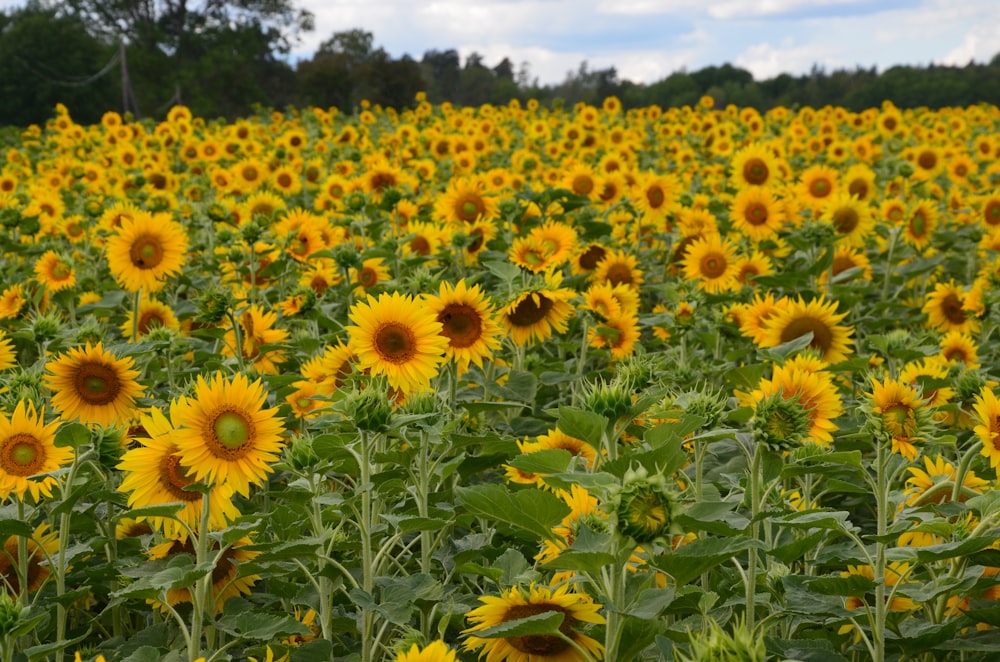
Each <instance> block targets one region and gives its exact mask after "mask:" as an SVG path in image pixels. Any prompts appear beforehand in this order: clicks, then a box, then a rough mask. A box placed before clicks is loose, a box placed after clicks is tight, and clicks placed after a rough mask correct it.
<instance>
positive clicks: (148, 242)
mask: <svg viewBox="0 0 1000 662" xmlns="http://www.w3.org/2000/svg"><path fill="white" fill-rule="evenodd" d="M128 254H129V258H130V259H131V260H132V264H133V265H134V266H136V267H138V268H139V269H155V268H156V267H157V266H158V265H159V264H160V262H162V261H163V245H162V244H161V243H160V239H159V238H158V237H154V236H152V235H148V234H145V235H142V236H140V237H138V238H136V240H135V241H133V242H132V246H131V247H130V248H129V250H128Z"/></svg>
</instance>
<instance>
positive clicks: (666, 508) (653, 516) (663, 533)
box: [608, 466, 680, 545]
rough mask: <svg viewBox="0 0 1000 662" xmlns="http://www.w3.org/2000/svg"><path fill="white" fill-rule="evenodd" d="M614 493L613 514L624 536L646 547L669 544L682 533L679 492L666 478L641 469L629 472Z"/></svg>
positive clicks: (617, 526) (611, 505)
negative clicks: (680, 528)
mask: <svg viewBox="0 0 1000 662" xmlns="http://www.w3.org/2000/svg"><path fill="white" fill-rule="evenodd" d="M611 492H612V493H611V495H610V496H611V498H610V499H609V501H608V503H609V506H610V508H611V509H612V512H611V513H609V514H610V515H611V518H612V519H613V520H614V522H615V526H616V529H617V531H618V533H620V534H621V535H623V536H626V537H629V538H632V539H633V540H635V542H637V543H638V544H640V545H644V544H648V543H651V542H654V541H663V542H665V541H666V540H668V538H669V537H671V536H672V535H673V534H675V533H679V532H680V530H679V529H678V528H677V525H676V523H675V521H676V518H677V515H678V514H680V506H679V504H678V503H677V495H676V491H675V489H674V487H673V486H672V485H671V484H669V483H668V481H667V479H666V478H665V477H664V476H662V475H660V474H653V475H650V474H649V472H648V471H647V470H646V468H645V467H641V466H640V467H638V468H633V469H629V470H628V471H626V472H625V476H624V477H623V478H622V483H621V486H620V487H619V488H618V489H616V490H611Z"/></svg>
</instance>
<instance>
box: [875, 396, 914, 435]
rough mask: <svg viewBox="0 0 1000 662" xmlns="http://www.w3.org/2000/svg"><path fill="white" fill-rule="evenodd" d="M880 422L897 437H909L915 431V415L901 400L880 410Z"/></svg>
mask: <svg viewBox="0 0 1000 662" xmlns="http://www.w3.org/2000/svg"><path fill="white" fill-rule="evenodd" d="M882 423H883V425H884V426H885V429H886V432H888V433H889V434H891V435H892V436H893V437H896V438H897V439H909V438H911V437H913V436H914V435H915V434H916V433H917V417H916V415H915V414H914V413H913V409H912V408H911V407H909V406H907V405H905V404H903V403H902V402H897V403H895V404H892V405H890V406H889V407H886V408H885V409H884V410H883V411H882Z"/></svg>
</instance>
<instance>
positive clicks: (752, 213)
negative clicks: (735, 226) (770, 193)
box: [743, 202, 767, 225]
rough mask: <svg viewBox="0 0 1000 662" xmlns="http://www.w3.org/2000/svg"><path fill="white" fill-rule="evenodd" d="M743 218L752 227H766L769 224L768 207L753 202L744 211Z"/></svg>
mask: <svg viewBox="0 0 1000 662" xmlns="http://www.w3.org/2000/svg"><path fill="white" fill-rule="evenodd" d="M743 217H744V218H745V219H746V222H747V223H749V224H750V225H764V224H765V223H767V205H764V204H761V203H759V202H751V203H750V204H748V205H747V207H746V209H745V210H744V212H743Z"/></svg>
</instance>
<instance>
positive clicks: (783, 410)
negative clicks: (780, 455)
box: [750, 393, 809, 452]
mask: <svg viewBox="0 0 1000 662" xmlns="http://www.w3.org/2000/svg"><path fill="white" fill-rule="evenodd" d="M750 427H751V430H752V432H753V438H754V441H755V442H757V443H758V444H762V445H763V446H764V447H765V448H767V449H769V450H772V451H777V452H780V451H787V450H790V449H792V448H795V447H797V446H799V445H801V444H802V440H803V439H805V438H806V436H807V435H808V434H809V414H808V412H806V410H805V408H804V407H803V406H802V404H801V403H800V402H799V399H798V398H784V397H782V395H781V394H780V393H775V394H773V395H769V396H767V397H766V398H764V399H763V400H760V401H759V402H757V404H756V405H755V407H754V415H753V418H752V419H751V421H750Z"/></svg>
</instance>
